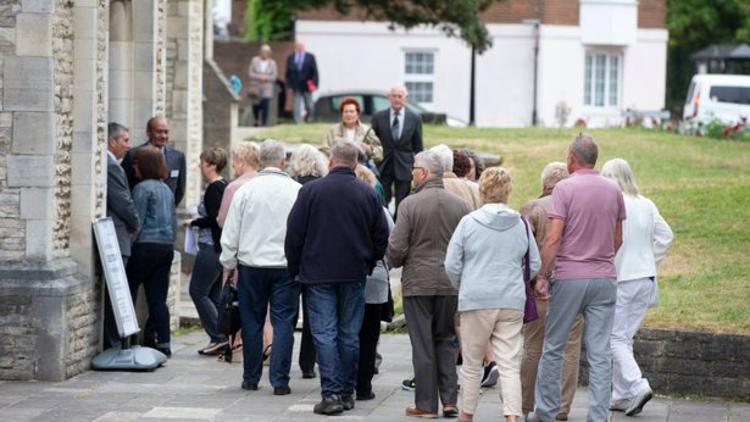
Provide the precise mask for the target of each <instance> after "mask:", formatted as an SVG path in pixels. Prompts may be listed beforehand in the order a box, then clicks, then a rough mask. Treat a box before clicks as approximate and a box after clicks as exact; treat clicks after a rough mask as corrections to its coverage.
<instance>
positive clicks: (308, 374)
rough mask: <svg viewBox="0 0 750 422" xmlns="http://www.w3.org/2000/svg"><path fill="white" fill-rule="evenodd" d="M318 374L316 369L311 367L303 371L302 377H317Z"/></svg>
mask: <svg viewBox="0 0 750 422" xmlns="http://www.w3.org/2000/svg"><path fill="white" fill-rule="evenodd" d="M317 376H318V375H317V374H316V373H315V370H314V369H311V370H309V371H302V378H304V379H306V380H309V379H313V378H315V377H317Z"/></svg>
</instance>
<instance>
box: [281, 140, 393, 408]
mask: <svg viewBox="0 0 750 422" xmlns="http://www.w3.org/2000/svg"><path fill="white" fill-rule="evenodd" d="M357 152H358V148H357V146H356V145H354V144H352V143H349V142H346V143H341V144H338V145H336V146H334V147H333V148H332V150H331V160H330V162H329V167H330V169H331V170H330V173H329V174H328V176H326V177H324V178H322V179H318V180H315V181H312V182H309V183H307V184H305V185H304V186H303V187H302V189H301V190H300V191H299V195H298V197H297V201H296V202H295V204H294V207H293V208H292V211H291V212H290V214H289V219H288V221H287V233H286V242H285V245H284V249H285V252H286V258H287V265H288V269H289V273H290V275H291V276H292V277H296V278H298V279H299V281H300V282H301V283H302V284H304V285H305V287H306V289H307V294H308V299H307V307H306V308H305V312H307V313H308V315H309V318H310V328H311V331H312V335H313V338H314V339H315V348H316V352H317V356H318V366H319V369H320V383H321V390H322V401H321V402H320V403H319V404H317V405H316V406H315V409H314V411H315V413H318V414H326V415H331V414H336V413H341V412H342V411H343V410H350V409H352V408H354V397H353V394H354V389H355V387H356V384H357V361H358V359H359V330H360V328H361V326H362V318H363V316H364V307H365V297H364V289H365V279H366V277H367V275H368V274H370V273H371V272H372V269H373V268H374V267H375V264H376V263H377V261H378V260H380V259H382V258H383V255H384V254H385V249H386V247H387V245H388V223H387V222H386V219H385V215H384V214H383V208H382V207H381V205H380V201H379V200H378V197H377V194H376V193H375V190H374V189H373V188H372V187H371V186H369V185H368V184H366V183H364V182H362V181H360V180H358V179H357V177H356V175H355V174H354V170H353V169H354V167H355V166H356V165H357Z"/></svg>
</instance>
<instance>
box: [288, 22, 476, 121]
mask: <svg viewBox="0 0 750 422" xmlns="http://www.w3.org/2000/svg"><path fill="white" fill-rule="evenodd" d="M296 32H297V37H298V38H300V39H301V40H303V41H304V43H305V46H306V47H305V48H306V49H307V51H309V52H310V53H312V54H314V55H315V57H316V59H317V62H318V72H319V73H320V90H319V94H325V93H328V92H334V91H344V90H380V91H383V92H385V91H387V90H388V88H389V87H391V86H392V85H395V84H403V83H404V76H405V75H404V52H405V51H409V50H424V51H432V52H434V53H435V62H434V65H435V80H434V99H433V100H434V102H433V104H432V105H430V106H427V108H429V109H430V110H432V111H435V112H444V113H447V114H448V115H449V116H451V117H454V118H457V119H460V120H463V121H468V119H469V83H470V81H469V75H470V73H469V71H470V65H471V63H470V60H469V59H470V49H469V47H468V46H467V45H466V44H465V43H464V42H463V41H461V40H460V39H457V38H448V37H446V36H445V35H444V34H443V33H442V32H441V31H440V30H438V29H430V28H417V29H414V30H411V31H409V32H406V31H404V30H396V31H390V30H389V29H388V25H387V24H385V23H379V22H365V23H363V22H332V21H297V23H296Z"/></svg>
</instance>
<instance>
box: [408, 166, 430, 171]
mask: <svg viewBox="0 0 750 422" xmlns="http://www.w3.org/2000/svg"><path fill="white" fill-rule="evenodd" d="M418 169H421V170H426V169H425V168H424V167H420V166H412V168H411V171H414V170H418Z"/></svg>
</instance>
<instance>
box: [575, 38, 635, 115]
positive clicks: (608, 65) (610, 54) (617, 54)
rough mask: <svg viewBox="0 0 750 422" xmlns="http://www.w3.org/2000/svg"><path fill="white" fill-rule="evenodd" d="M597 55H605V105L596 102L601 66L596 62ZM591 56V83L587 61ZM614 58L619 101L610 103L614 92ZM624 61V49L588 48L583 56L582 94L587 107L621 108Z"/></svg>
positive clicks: (593, 108) (597, 108)
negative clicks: (587, 80)
mask: <svg viewBox="0 0 750 422" xmlns="http://www.w3.org/2000/svg"><path fill="white" fill-rule="evenodd" d="M597 56H604V70H603V75H604V79H603V81H602V83H603V85H604V90H603V92H602V95H603V101H604V104H603V105H597V104H596V85H597V80H598V79H597V76H596V74H597V71H598V70H599V67H600V66H598V65H597V64H596V61H597V59H596V58H597ZM589 58H590V59H591V78H590V80H589V83H588V84H587V83H586V76H587V74H588V69H587V66H586V64H587V62H588V61H589ZM613 58H616V59H617V86H616V89H617V93H616V94H617V101H616V103H615V104H610V96H611V94H612V92H611V89H610V88H611V84H612V78H611V72H612V60H613ZM623 61H624V54H623V53H622V51H612V50H605V49H587V50H586V51H585V53H584V57H583V92H582V93H581V94H582V97H583V98H582V103H583V106H584V107H586V108H590V109H592V110H620V109H621V104H622V92H623V89H622V83H623V68H624V65H623ZM587 88H588V89H589V102H588V103H587V102H586V101H587V98H586V90H587Z"/></svg>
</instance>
